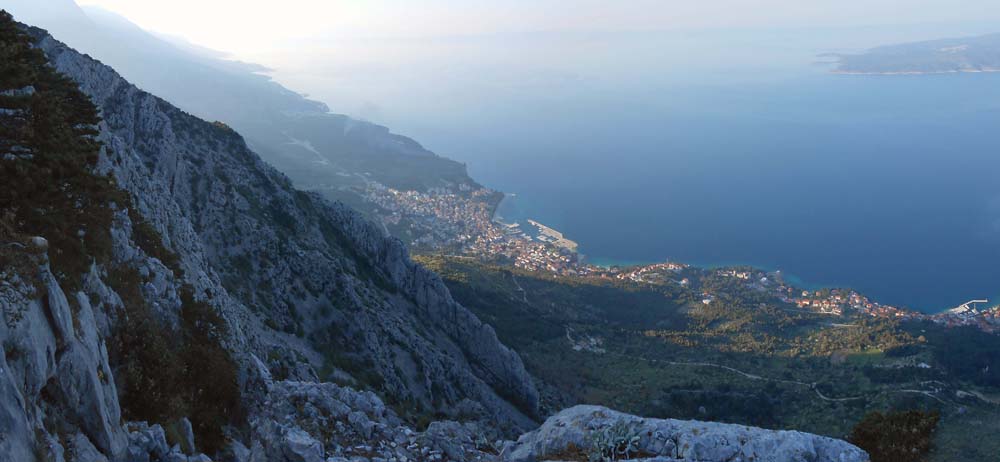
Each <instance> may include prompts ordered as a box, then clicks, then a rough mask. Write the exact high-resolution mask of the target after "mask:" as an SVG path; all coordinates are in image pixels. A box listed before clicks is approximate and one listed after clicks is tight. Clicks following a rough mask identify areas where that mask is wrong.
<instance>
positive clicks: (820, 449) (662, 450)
mask: <svg viewBox="0 0 1000 462" xmlns="http://www.w3.org/2000/svg"><path fill="white" fill-rule="evenodd" d="M603 434H608V435H610V436H612V437H622V438H624V439H626V440H634V443H633V447H634V450H633V451H631V454H630V455H631V457H630V458H631V459H637V460H641V459H650V460H657V461H663V462H667V461H682V460H683V461H698V462H715V461H726V462H749V461H756V462H865V461H868V455H867V454H866V453H865V452H864V451H862V450H861V449H858V448H857V447H855V446H852V445H851V444H848V443H845V442H843V441H840V440H835V439H833V438H826V437H822V436H816V435H811V434H808V433H802V432H796V431H775V430H763V429H760V428H754V427H747V426H743V425H731V424H720V423H711V422H698V421H682V420H670V419H644V418H641V417H636V416H632V415H627V414H622V413H620V412H615V411H612V410H610V409H607V408H604V407H600V406H575V407H572V408H569V409H566V410H564V411H562V412H560V413H559V414H556V415H554V416H552V417H550V418H549V419H548V420H546V421H545V423H544V424H543V425H542V426H541V428H539V429H537V430H534V431H532V432H529V433H526V434H524V435H522V436H521V437H520V438H519V439H518V440H517V442H516V443H511V444H508V446H507V447H506V448H505V453H506V457H505V460H509V461H512V462H534V461H539V460H550V459H551V460H561V458H562V457H566V456H567V455H572V454H573V453H574V452H575V451H577V450H581V449H583V450H587V451H590V448H592V447H593V444H594V442H595V438H599V435H603ZM598 441H599V439H598ZM612 441H614V440H613V439H612ZM610 450H614V449H610ZM620 458H625V457H620Z"/></svg>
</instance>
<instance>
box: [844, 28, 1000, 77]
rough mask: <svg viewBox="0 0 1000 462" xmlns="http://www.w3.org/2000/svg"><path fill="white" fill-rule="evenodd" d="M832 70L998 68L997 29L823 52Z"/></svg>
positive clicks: (926, 71)
mask: <svg viewBox="0 0 1000 462" xmlns="http://www.w3.org/2000/svg"><path fill="white" fill-rule="evenodd" d="M824 56H826V57H833V58H837V59H838V60H839V64H838V66H837V68H836V69H835V70H834V72H835V73H839V74H863V75H900V74H951V73H958V72H1000V33H997V34H988V35H981V36H976V37H964V38H948V39H940V40H928V41H921V42H912V43H904V44H896V45H886V46H880V47H876V48H872V49H870V50H868V51H866V52H864V53H861V54H827V55H824Z"/></svg>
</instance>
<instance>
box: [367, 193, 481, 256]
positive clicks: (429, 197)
mask: <svg viewBox="0 0 1000 462" xmlns="http://www.w3.org/2000/svg"><path fill="white" fill-rule="evenodd" d="M493 195H494V192H493V191H490V190H488V189H477V190H463V191H458V192H454V191H451V190H448V189H444V188H432V189H430V190H428V191H427V192H419V191H399V190H396V189H393V188H389V187H387V186H384V185H382V184H379V183H375V182H370V183H368V185H367V187H366V189H365V191H364V193H363V195H362V196H363V198H364V199H365V200H366V201H368V202H369V203H372V204H374V205H376V206H377V207H378V211H377V212H376V214H377V215H378V218H379V219H380V220H381V221H382V223H384V224H386V225H387V226H403V227H406V228H409V231H410V234H411V235H412V236H416V237H415V239H414V242H413V245H414V246H416V247H424V248H430V249H440V248H444V247H449V246H456V245H457V246H462V245H465V244H467V243H468V242H471V241H473V240H475V239H476V238H477V237H478V236H481V235H483V234H485V233H488V232H489V231H490V229H491V228H492V227H493V225H494V223H493V207H494V204H492V203H491V201H490V198H491V197H493Z"/></svg>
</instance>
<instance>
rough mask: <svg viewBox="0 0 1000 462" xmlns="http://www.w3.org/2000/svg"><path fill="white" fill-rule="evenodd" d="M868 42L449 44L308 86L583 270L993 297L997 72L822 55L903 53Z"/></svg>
mask: <svg viewBox="0 0 1000 462" xmlns="http://www.w3.org/2000/svg"><path fill="white" fill-rule="evenodd" d="M869 32H870V31H869ZM861 35H863V34H860V35H858V36H853V38H852V39H851V40H850V41H849V42H850V43H846V42H848V41H847V40H845V39H843V37H844V36H843V35H838V34H832V33H831V34H830V35H829V36H815V35H810V36H808V37H801V36H800V35H796V33H794V32H785V33H773V34H762V33H756V34H745V35H743V36H734V35H718V34H715V35H713V34H688V35H683V34H681V35H676V34H675V35H669V36H659V35H641V34H640V35H635V36H626V37H619V36H614V37H612V38H608V37H605V36H584V37H571V38H565V37H556V38H552V37H526V38H524V39H523V41H524V43H522V44H520V45H518V43H516V42H514V41H512V40H505V41H501V43H499V44H498V43H494V42H491V41H483V42H477V43H472V44H470V43H466V42H461V43H458V44H456V43H439V44H436V45H435V46H437V47H439V48H441V50H438V51H436V52H435V53H432V54H431V55H430V56H422V58H423V59H422V60H418V59H416V58H415V59H414V60H413V66H412V69H410V70H409V73H408V74H406V75H407V76H408V80H407V79H404V82H401V83H399V82H397V83H395V84H394V85H388V84H379V83H378V81H377V79H375V80H376V81H375V82H372V79H368V80H367V81H364V82H362V81H361V80H358V79H357V78H354V79H353V80H352V79H347V78H346V77H344V78H341V79H340V80H337V81H336V83H337V84H338V85H339V86H338V87H337V88H339V90H337V91H330V92H328V93H326V94H324V93H323V92H322V91H319V92H314V94H317V96H320V97H322V98H324V99H326V100H328V101H331V102H332V105H333V106H334V107H337V102H338V101H339V102H342V103H343V104H344V105H347V106H348V108H349V107H350V105H351V103H357V107H359V108H360V109H359V110H360V111H362V112H364V111H368V114H367V115H368V116H369V118H371V119H374V120H376V121H380V122H383V123H386V124H387V125H389V126H390V127H393V129H394V130H395V131H397V132H401V133H404V134H407V135H410V136H413V137H414V138H416V139H418V140H419V141H421V142H423V143H424V144H425V145H427V146H428V147H429V148H431V149H432V150H435V151H436V152H438V153H440V154H442V155H446V156H449V157H452V158H455V159H458V160H461V161H464V162H467V163H468V165H469V168H470V171H471V173H472V174H473V176H474V177H475V178H476V179H477V180H480V181H481V182H482V183H484V184H486V185H487V186H490V187H493V188H496V189H499V190H502V191H505V192H510V193H514V194H515V195H514V196H513V197H511V198H509V199H508V200H506V201H505V203H504V205H503V207H502V208H501V211H500V213H501V214H502V215H503V216H504V218H506V219H508V220H519V219H526V218H533V219H536V220H538V221H541V222H542V223H545V224H547V225H549V226H552V227H554V228H557V229H559V230H560V231H562V232H563V233H564V234H565V235H566V236H567V237H568V238H570V239H573V240H575V241H577V242H578V243H579V244H580V249H581V251H582V252H583V253H584V254H586V255H587V256H588V257H589V258H591V260H592V261H598V262H619V261H620V262H646V261H659V260H663V259H667V258H669V259H671V260H676V261H682V262H689V263H695V264H701V265H718V264H731V263H746V264H753V265H756V266H761V267H765V268H769V269H781V270H783V271H785V272H787V273H789V274H793V275H795V276H797V277H798V278H799V279H801V280H802V281H806V282H807V283H808V284H811V285H825V286H841V287H843V286H848V287H852V288H855V289H858V290H860V291H862V292H864V293H866V294H869V295H871V296H874V297H875V298H876V299H878V300H880V301H883V302H886V303H893V304H900V305H905V306H908V307H911V308H916V309H920V310H924V311H937V310H941V309H944V308H949V307H951V306H955V305H957V304H959V303H961V302H964V301H966V300H968V299H972V298H983V297H989V298H991V299H993V298H995V296H996V295H1000V183H998V176H1000V74H962V75H943V76H919V77H914V76H895V77H877V76H873V77H858V76H838V75H832V74H830V73H828V72H827V71H828V69H829V66H826V65H821V64H817V63H816V62H815V61H816V59H817V58H816V55H818V54H820V53H823V52H825V51H835V50H838V49H839V48H838V47H841V46H843V47H850V46H854V47H857V46H862V44H864V45H868V44H879V43H883V42H884V41H892V40H889V39H887V38H885V37H883V36H881V35H878V34H876V33H870V34H869V35H870V36H871V37H869V38H866V37H864V36H861ZM893 38H896V37H895V36H893ZM909 38H911V37H898V40H903V39H909ZM913 38H919V37H913ZM879 40H881V41H879ZM539 48H541V49H539ZM484 53H485V55H488V56H494V58H490V59H489V60H487V59H486V58H483V57H482V56H484ZM497 56H499V57H497ZM556 58H558V59H556ZM560 60H562V61H560ZM564 61H565V62H564ZM552 62H559V63H562V64H558V65H556V64H551V63H552ZM427 63H448V65H447V66H444V65H442V66H443V68H441V66H438V67H435V66H433V65H432V64H427ZM355 71H357V72H361V71H359V70H357V69H355ZM400 71H402V70H400ZM351 75H355V74H351ZM398 75H399V74H397V76H398ZM483 76H489V77H488V78H486V77H483ZM317 79H318V78H317ZM303 86H304V87H306V88H309V87H312V88H329V87H330V86H331V85H330V82H327V84H321V80H316V81H307V80H304V81H301V82H293V87H296V88H302V87H303ZM376 89H377V90H378V91H376ZM358 94H362V95H376V94H377V95H380V96H381V97H382V98H383V99H382V100H387V101H399V100H403V99H405V100H406V101H407V103H406V104H403V105H396V106H384V107H383V106H379V105H377V104H374V103H372V102H371V101H369V100H364V101H362V100H357V101H355V100H352V99H351V96H350V95H358ZM404 95H405V96H404ZM370 99H372V100H379V101H381V100H380V99H379V98H378V97H377V96H371V98H370ZM427 108H433V109H431V110H428V109H427ZM345 112H349V111H347V110H346V109H345Z"/></svg>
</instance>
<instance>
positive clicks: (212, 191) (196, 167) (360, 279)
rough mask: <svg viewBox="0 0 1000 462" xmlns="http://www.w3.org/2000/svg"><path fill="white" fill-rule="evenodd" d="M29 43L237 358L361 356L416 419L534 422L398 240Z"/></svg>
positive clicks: (505, 369)
mask: <svg viewBox="0 0 1000 462" xmlns="http://www.w3.org/2000/svg"><path fill="white" fill-rule="evenodd" d="M35 33H36V36H37V38H38V46H39V47H40V48H41V49H42V50H44V51H45V53H46V55H47V56H48V57H49V59H50V61H51V63H52V64H53V65H54V66H55V68H56V69H57V70H58V71H60V72H62V73H64V74H65V75H67V76H69V77H70V78H72V79H73V80H75V81H76V82H77V83H78V84H79V86H80V88H81V90H82V91H83V92H84V93H85V94H87V95H89V96H90V97H91V98H92V100H93V101H94V103H95V104H96V105H97V107H98V108H99V110H100V114H101V117H102V118H103V123H102V124H101V127H100V128H101V131H100V139H101V141H102V142H103V144H104V146H105V149H104V150H103V152H102V156H101V161H100V164H99V170H100V171H102V172H107V173H110V174H112V175H113V176H114V177H115V178H116V179H117V180H118V184H119V185H121V186H122V187H123V188H124V189H125V190H127V191H128V192H129V193H130V194H131V196H132V199H133V202H134V203H135V205H136V207H137V208H138V211H139V212H140V214H141V215H142V216H143V217H144V218H145V219H146V220H148V221H149V222H150V223H152V224H153V225H154V227H155V228H156V229H157V230H158V231H159V232H160V234H161V235H162V236H163V238H164V241H165V245H166V246H167V247H168V248H169V249H170V250H172V251H174V252H176V253H177V254H178V255H179V257H180V260H181V266H182V268H183V270H184V271H183V272H184V274H185V275H187V278H189V279H191V280H190V281H187V282H189V283H192V284H194V285H195V286H196V287H197V288H198V290H199V291H200V292H205V291H208V292H211V293H212V294H213V299H215V300H217V302H216V303H217V304H218V305H220V306H221V307H222V308H223V309H224V312H225V313H226V318H227V319H228V320H229V321H230V324H231V325H233V326H236V329H234V334H233V338H232V339H231V341H232V343H233V345H232V348H233V349H234V351H237V352H238V353H246V354H255V355H257V356H258V357H261V358H276V359H274V360H273V361H272V362H273V364H270V366H272V367H275V368H278V369H288V370H289V372H288V375H289V376H291V377H294V378H300V379H316V378H317V377H315V375H314V371H316V370H319V369H321V368H322V366H324V364H326V365H327V366H338V364H341V363H338V362H337V360H339V361H341V362H347V363H349V362H359V363H363V364H367V365H369V366H370V367H371V368H372V369H374V370H375V371H376V372H377V374H378V376H377V377H373V378H372V379H371V380H373V381H375V382H379V383H380V385H381V386H382V387H383V388H384V389H385V390H386V391H387V394H388V396H390V397H392V398H393V399H395V400H399V401H400V402H407V403H410V404H412V405H413V406H415V407H416V408H417V409H421V410H425V411H427V412H446V411H447V410H449V409H455V408H456V407H462V408H463V409H464V410H465V411H467V412H471V413H472V414H474V415H475V414H478V415H480V416H482V417H488V418H490V419H496V420H497V421H498V422H500V423H502V424H503V425H505V426H506V427H508V428H509V429H512V430H514V429H524V428H526V427H527V426H530V425H531V420H530V419H529V418H528V417H527V415H531V414H533V413H534V412H535V408H536V406H537V399H538V398H537V391H536V390H535V388H534V385H533V384H532V380H531V378H530V377H529V376H528V374H527V373H526V372H525V370H524V366H523V364H522V362H521V360H520V358H519V357H518V356H517V354H516V353H514V352H513V351H511V350H510V349H509V348H507V347H505V346H504V345H502V344H501V343H500V342H499V341H498V340H497V338H496V335H495V333H494V332H493V329H492V328H490V327H489V326H487V325H484V324H483V323H481V322H480V321H479V320H478V319H477V318H476V317H475V316H474V315H473V314H471V313H470V312H469V311H468V310H466V309H465V308H464V307H462V306H461V305H459V304H457V303H456V302H455V301H454V300H453V299H452V298H451V296H450V294H449V293H448V290H447V289H446V288H445V286H444V284H443V283H442V282H441V281H440V279H439V278H438V277H437V276H436V275H434V274H433V273H430V272H428V271H427V270H425V269H423V268H421V267H419V266H418V265H416V264H414V263H412V262H411V261H410V260H409V257H408V254H407V251H406V249H405V247H404V246H403V245H402V244H401V243H400V242H399V241H397V240H396V239H393V238H390V237H387V236H385V235H384V234H383V233H382V232H381V231H380V230H379V229H378V228H377V227H375V226H373V225H372V224H370V223H369V222H367V221H366V220H364V219H363V218H361V217H360V216H359V215H358V214H356V213H355V212H353V211H352V210H350V209H349V208H347V207H346V206H343V205H341V204H337V203H328V202H326V201H324V200H322V199H319V198H318V197H316V196H313V195H309V194H306V193H303V192H300V191H296V190H295V189H293V188H292V186H291V183H290V182H289V181H288V179H287V178H286V177H284V176H283V175H281V174H280V173H278V172H277V171H275V170H274V169H273V168H271V167H270V166H268V165H266V164H265V163H264V162H262V161H261V160H260V158H259V157H257V156H256V155H255V154H254V153H253V152H252V151H250V150H249V149H248V148H247V146H246V144H245V143H244V142H243V139H242V138H241V137H240V136H239V135H238V134H237V133H235V132H234V131H232V130H231V129H229V128H228V127H226V126H223V125H221V124H210V123H208V122H204V121H202V120H199V119H197V118H195V117H192V116H190V115H188V114H185V113H183V112H182V111H180V110H178V109H176V108H174V107H173V106H171V105H170V104H168V103H166V102H165V101H163V100H161V99H159V98H157V97H155V96H153V95H150V94H148V93H145V92H143V91H141V90H139V89H137V88H136V87H134V86H132V85H130V84H129V83H128V82H126V81H125V80H124V79H122V78H121V77H120V76H119V75H117V74H116V73H115V72H114V70H112V69H111V68H109V67H107V66H104V65H102V64H101V63H99V62H96V61H94V60H92V59H90V58H88V57H86V56H83V55H80V54H79V53H77V52H75V51H73V50H72V49H70V48H68V47H66V46H65V45H63V44H61V43H59V42H58V41H56V40H54V39H53V38H51V37H50V36H48V35H47V34H44V33H42V32H40V31H36V32H35ZM330 350H335V351H333V352H331V351H330ZM331 355H338V358H336V359H337V360H335V359H331V358H330V357H329V356H331ZM303 359H305V361H303ZM282 360H284V362H282ZM289 362H290V363H291V364H288V363H289ZM341 366H342V364H341ZM347 372H351V371H347ZM318 378H320V379H327V378H329V377H318ZM498 390H501V391H502V394H503V397H501V396H500V394H499V393H498V392H497V391H498ZM511 403H513V404H514V405H511ZM459 404H463V406H458V405H459Z"/></svg>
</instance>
